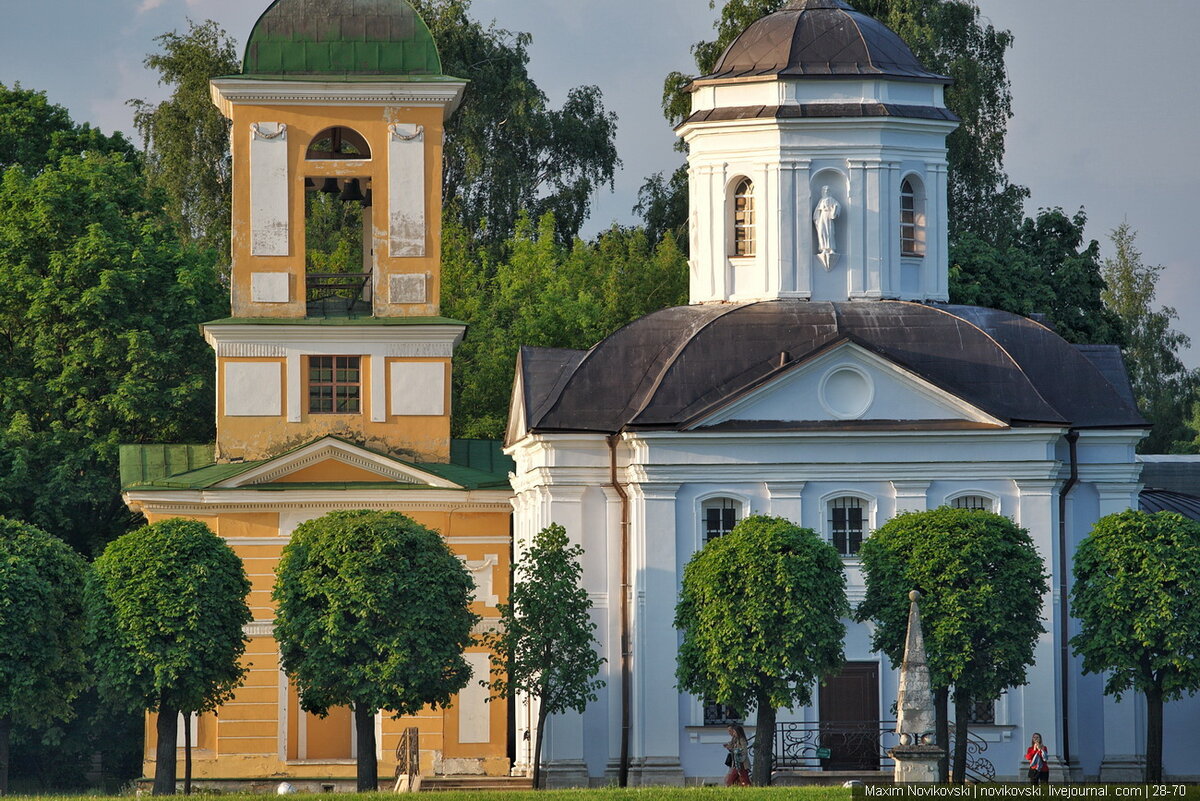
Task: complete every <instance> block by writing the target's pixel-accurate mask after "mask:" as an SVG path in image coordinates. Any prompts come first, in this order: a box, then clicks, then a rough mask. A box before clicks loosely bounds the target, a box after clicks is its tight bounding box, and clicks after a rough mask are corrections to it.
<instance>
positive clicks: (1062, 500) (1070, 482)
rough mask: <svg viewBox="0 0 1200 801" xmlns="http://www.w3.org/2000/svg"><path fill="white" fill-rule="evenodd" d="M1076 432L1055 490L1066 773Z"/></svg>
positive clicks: (1070, 437) (1071, 432)
mask: <svg viewBox="0 0 1200 801" xmlns="http://www.w3.org/2000/svg"><path fill="white" fill-rule="evenodd" d="M1078 442H1079V432H1078V431H1077V430H1075V429H1071V430H1069V431H1068V432H1067V450H1068V457H1067V458H1068V459H1069V460H1070V467H1071V474H1070V476H1069V477H1068V478H1067V483H1066V484H1063V488H1062V491H1061V492H1059V493H1058V597H1059V604H1058V625H1059V631H1058V641H1059V643H1058V648H1059V664H1060V676H1059V680H1060V682H1061V684H1062V755H1063V762H1064V763H1065V764H1066V765H1067V775H1068V777H1069V776H1070V770H1071V769H1070V764H1071V722H1070V709H1071V661H1070V651H1069V650H1068V645H1067V640H1068V639H1069V634H1070V628H1069V624H1070V620H1071V615H1070V610H1069V609H1068V607H1067V495H1068V494H1069V493H1070V492H1071V490H1072V489H1073V488H1074V487H1075V485H1076V484H1078V483H1079V459H1078V457H1079V452H1078V450H1077V447H1076V446H1077V444H1078Z"/></svg>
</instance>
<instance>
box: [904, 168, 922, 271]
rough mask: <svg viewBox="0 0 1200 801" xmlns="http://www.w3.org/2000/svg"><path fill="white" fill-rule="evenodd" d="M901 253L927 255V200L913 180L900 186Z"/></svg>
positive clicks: (906, 179)
mask: <svg viewBox="0 0 1200 801" xmlns="http://www.w3.org/2000/svg"><path fill="white" fill-rule="evenodd" d="M900 253H901V255H904V256H924V255H925V198H924V197H923V195H922V193H921V192H920V190H919V187H918V185H917V184H915V183H914V181H913V179H911V178H905V179H904V183H902V184H900Z"/></svg>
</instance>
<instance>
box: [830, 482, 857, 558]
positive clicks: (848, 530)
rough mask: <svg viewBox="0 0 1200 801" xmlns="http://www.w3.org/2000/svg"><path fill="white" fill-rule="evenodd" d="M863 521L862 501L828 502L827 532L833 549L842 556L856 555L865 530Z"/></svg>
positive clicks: (840, 500) (848, 498) (834, 500)
mask: <svg viewBox="0 0 1200 801" xmlns="http://www.w3.org/2000/svg"><path fill="white" fill-rule="evenodd" d="M865 520H866V514H865V507H864V503H863V501H862V499H860V498H853V497H842V498H835V499H833V500H832V501H830V502H829V532H830V535H831V539H832V540H833V547H834V548H837V551H838V553H840V554H841V555H842V556H854V555H855V554H857V553H858V549H859V547H860V546H861V545H862V541H863V534H864V533H865V530H866V524H865Z"/></svg>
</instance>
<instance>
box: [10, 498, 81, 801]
mask: <svg viewBox="0 0 1200 801" xmlns="http://www.w3.org/2000/svg"><path fill="white" fill-rule="evenodd" d="M86 574H87V564H86V563H85V562H84V561H83V558H82V557H80V556H79V554H77V553H76V552H75V551H74V550H72V549H71V547H70V546H68V545H67V544H66V543H65V542H63V541H62V540H60V539H58V538H57V537H54V536H52V535H50V534H47V533H46V532H45V531H42V530H41V529H40V528H37V527H35V526H31V525H29V524H28V523H21V522H19V521H16V520H8V519H6V518H3V517H0V610H2V611H0V794H7V793H8V761H9V737H10V734H11V733H12V727H13V724H14V723H16V724H19V725H23V726H30V727H34V728H43V727H47V726H49V725H51V724H52V723H54V722H56V721H63V720H68V719H69V718H70V717H71V716H72V715H73V714H74V712H73V709H72V707H71V702H72V701H73V700H74V699H75V696H76V695H78V694H79V692H80V691H81V690H82V689H83V688H84V686H85V684H86V681H87V680H86V674H85V672H84V670H85V668H84V664H85V658H84V654H85V651H84V627H83V620H84V616H83V600H82V599H83V585H84V577H85V576H86Z"/></svg>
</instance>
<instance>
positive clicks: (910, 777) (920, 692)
mask: <svg viewBox="0 0 1200 801" xmlns="http://www.w3.org/2000/svg"><path fill="white" fill-rule="evenodd" d="M920 599H921V593H919V592H917V591H916V590H913V591H912V592H910V593H909V594H908V600H909V601H911V603H910V604H909V607H908V636H907V637H906V638H905V641H904V662H903V664H901V666H900V692H899V693H898V695H897V698H896V707H897V709H898V710H899V714H898V715H897V720H896V734H898V735H899V736H900V744H899V745H897V746H896V747H895V748H893V749H891V751H890V752H889V753H890V754H891V756H892V759H894V760H895V761H896V771H895V774H894V778H895V781H896V783H897V784H899V783H901V782H906V783H907V782H936V781H937V779H938V760H939V759H941V758H942V756H943V755H945V753H946V752H945V750H944V749H943V748H942V747H941V746H940V744H939V743H938V742H937V741H936V735H935V734H934V732H935V725H934V724H935V720H936V717H935V715H934V711H933V687H932V685H931V683H930V680H929V665H928V663H927V662H926V661H925V635H924V634H922V633H921V610H920V609H919V608H918V606H917V601H919V600H920Z"/></svg>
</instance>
